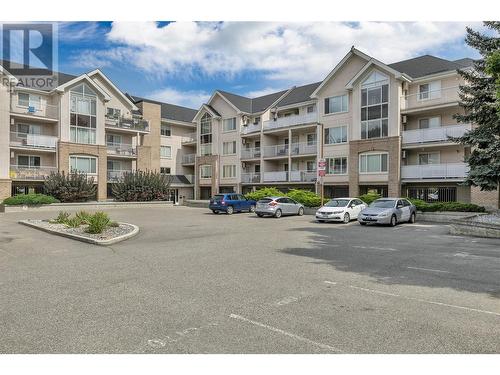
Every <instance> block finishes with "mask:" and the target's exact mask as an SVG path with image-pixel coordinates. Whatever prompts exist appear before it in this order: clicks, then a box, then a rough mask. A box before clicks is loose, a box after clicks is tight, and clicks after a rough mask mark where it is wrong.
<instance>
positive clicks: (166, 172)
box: [160, 167, 171, 174]
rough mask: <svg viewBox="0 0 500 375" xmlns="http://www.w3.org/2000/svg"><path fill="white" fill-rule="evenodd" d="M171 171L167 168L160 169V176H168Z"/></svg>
mask: <svg viewBox="0 0 500 375" xmlns="http://www.w3.org/2000/svg"><path fill="white" fill-rule="evenodd" d="M170 172H171V169H170V168H169V167H160V173H161V174H170Z"/></svg>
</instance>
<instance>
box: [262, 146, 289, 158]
mask: <svg viewBox="0 0 500 375" xmlns="http://www.w3.org/2000/svg"><path fill="white" fill-rule="evenodd" d="M289 149H290V148H289V145H287V144H282V145H273V146H264V147H262V150H263V152H264V157H265V158H273V157H278V156H288V151H289Z"/></svg>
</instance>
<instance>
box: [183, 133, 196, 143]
mask: <svg viewBox="0 0 500 375" xmlns="http://www.w3.org/2000/svg"><path fill="white" fill-rule="evenodd" d="M195 142H196V132H194V133H188V134H184V135H183V136H182V138H181V143H183V144H185V143H195Z"/></svg>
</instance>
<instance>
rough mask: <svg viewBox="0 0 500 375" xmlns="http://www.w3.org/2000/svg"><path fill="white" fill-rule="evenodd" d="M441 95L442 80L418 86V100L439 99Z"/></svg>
mask: <svg viewBox="0 0 500 375" xmlns="http://www.w3.org/2000/svg"><path fill="white" fill-rule="evenodd" d="M440 97H441V81H434V82H429V83H424V84H422V85H419V86H418V100H430V99H438V98H440Z"/></svg>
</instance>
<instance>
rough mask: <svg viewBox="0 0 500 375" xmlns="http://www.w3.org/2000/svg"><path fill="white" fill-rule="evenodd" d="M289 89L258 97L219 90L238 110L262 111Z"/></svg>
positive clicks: (248, 111)
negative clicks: (248, 96)
mask: <svg viewBox="0 0 500 375" xmlns="http://www.w3.org/2000/svg"><path fill="white" fill-rule="evenodd" d="M288 91H289V90H282V91H277V92H273V93H271V94H267V95H263V96H259V97H256V98H247V97H245V96H241V95H237V94H233V93H230V92H227V91H222V90H217V92H218V93H220V94H221V96H222V97H223V98H225V99H226V100H228V101H229V102H231V104H232V105H233V106H234V107H236V108H237V109H238V110H240V111H241V112H245V113H260V112H263V111H265V110H266V109H267V108H269V107H270V106H271V105H273V104H274V103H275V102H276V101H277V100H278V99H279V98H280V97H281V96H283V95H284V94H286V93H287V92H288Z"/></svg>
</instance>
